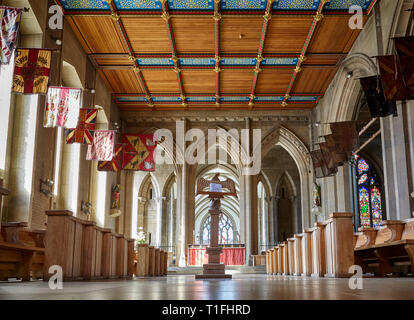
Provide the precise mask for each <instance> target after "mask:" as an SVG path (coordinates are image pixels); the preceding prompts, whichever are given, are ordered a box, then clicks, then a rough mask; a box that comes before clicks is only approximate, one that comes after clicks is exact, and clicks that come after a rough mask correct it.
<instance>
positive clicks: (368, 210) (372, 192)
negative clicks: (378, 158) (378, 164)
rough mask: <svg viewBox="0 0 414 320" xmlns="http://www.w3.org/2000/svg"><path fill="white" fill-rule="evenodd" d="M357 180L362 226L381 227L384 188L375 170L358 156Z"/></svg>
mask: <svg viewBox="0 0 414 320" xmlns="http://www.w3.org/2000/svg"><path fill="white" fill-rule="evenodd" d="M355 161H356V165H357V167H356V178H357V186H358V187H357V188H358V189H357V190H358V207H359V220H360V226H361V227H363V228H369V227H379V226H381V224H382V220H383V205H382V192H381V190H382V187H381V183H380V181H379V179H378V175H377V172H376V171H375V168H374V167H373V166H372V165H370V164H369V163H368V162H367V161H366V160H365V159H364V158H362V157H360V156H358V155H356V156H355Z"/></svg>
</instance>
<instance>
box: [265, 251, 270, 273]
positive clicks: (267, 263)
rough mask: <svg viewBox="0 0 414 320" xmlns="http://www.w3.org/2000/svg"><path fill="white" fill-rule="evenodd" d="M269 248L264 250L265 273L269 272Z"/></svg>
mask: <svg viewBox="0 0 414 320" xmlns="http://www.w3.org/2000/svg"><path fill="white" fill-rule="evenodd" d="M269 256H270V249H269V250H266V274H270V259H269Z"/></svg>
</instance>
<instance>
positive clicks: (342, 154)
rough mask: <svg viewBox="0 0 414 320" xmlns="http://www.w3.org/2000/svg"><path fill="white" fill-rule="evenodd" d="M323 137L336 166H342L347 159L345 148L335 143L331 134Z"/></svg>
mask: <svg viewBox="0 0 414 320" xmlns="http://www.w3.org/2000/svg"><path fill="white" fill-rule="evenodd" d="M324 138H325V142H326V146H327V147H328V149H329V152H330V153H331V155H332V158H333V161H334V162H335V165H336V166H338V167H339V166H342V165H343V164H344V163H345V162H347V161H348V154H347V152H346V150H344V148H343V145H341V144H339V143H336V141H335V139H334V136H333V135H332V134H330V135H327V136H324Z"/></svg>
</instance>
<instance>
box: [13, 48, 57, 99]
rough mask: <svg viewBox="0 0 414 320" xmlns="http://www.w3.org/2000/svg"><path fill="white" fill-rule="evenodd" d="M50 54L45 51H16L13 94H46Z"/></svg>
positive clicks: (48, 51)
mask: <svg viewBox="0 0 414 320" xmlns="http://www.w3.org/2000/svg"><path fill="white" fill-rule="evenodd" d="M51 58H52V52H51V51H50V50H45V49H17V51H16V59H15V66H14V77H13V89H12V91H13V92H17V93H23V94H46V92H47V84H48V82H49V74H50V61H51Z"/></svg>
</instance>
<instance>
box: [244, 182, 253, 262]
mask: <svg viewBox="0 0 414 320" xmlns="http://www.w3.org/2000/svg"><path fill="white" fill-rule="evenodd" d="M251 180H252V177H251V176H244V181H245V193H244V194H245V214H246V216H245V221H246V224H245V226H246V227H245V228H246V229H245V233H246V236H245V240H246V242H245V244H246V264H247V265H249V264H250V256H251V253H252V229H251V218H252V204H251V194H252V188H251Z"/></svg>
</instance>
